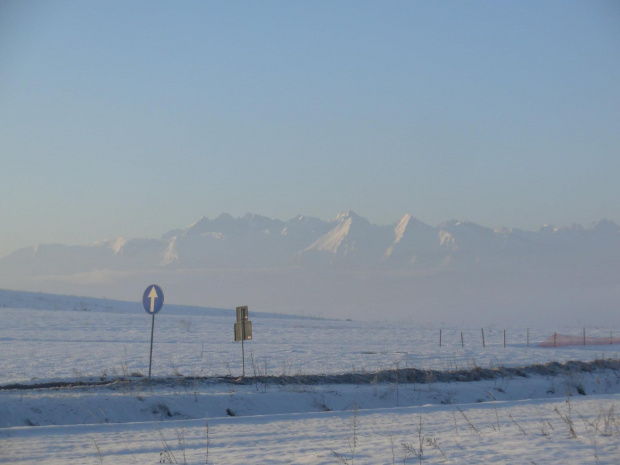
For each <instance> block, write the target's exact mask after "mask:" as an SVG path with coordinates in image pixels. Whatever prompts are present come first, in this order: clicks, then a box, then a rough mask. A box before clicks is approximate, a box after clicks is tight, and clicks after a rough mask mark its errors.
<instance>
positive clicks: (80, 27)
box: [0, 0, 620, 257]
mask: <svg viewBox="0 0 620 465" xmlns="http://www.w3.org/2000/svg"><path fill="white" fill-rule="evenodd" d="M618 83H620V3H618V2H616V1H613V0H610V1H603V0H598V1H597V0H594V1H570V0H569V1H553V0H552V1H546V2H539V1H518V2H517V1H514V2H513V1H505V2H495V1H449V2H448V1H438V2H430V1H427V2H426V1H425V2H422V1H396V0H395V1H387V2H385V1H365V0H355V1H347V0H343V1H338V2H333V1H321V0H318V1H312V2H310V1H307V2H302V1H275V0H274V1H262V2H255V1H233V2H221V1H220V2H216V1H181V2H169V1H148V2H146V1H132V2H126V1H115V0H111V1H105V2H83V1H66V0H59V1H55V2H47V1H42V0H41V1H36V0H34V1H28V2H23V1H18V0H5V1H3V2H2V3H1V4H0V225H1V226H0V257H2V256H4V255H6V254H8V253H10V252H12V251H15V250H17V249H19V248H22V247H26V246H34V245H37V244H42V243H62V244H68V245H69V244H87V243H91V242H94V241H98V240H105V239H112V238H116V237H119V236H123V237H129V238H131V237H160V236H161V235H162V234H164V233H165V232H167V231H169V230H171V229H176V228H184V227H187V226H189V225H190V224H192V223H194V222H195V221H197V220H198V219H200V218H201V217H202V216H207V217H209V218H213V217H216V216H218V215H220V214H221V213H230V214H231V215H233V216H243V215H245V214H246V213H248V212H250V213H256V214H261V215H265V216H268V217H271V218H278V219H281V220H288V219H290V218H292V217H294V216H296V215H298V214H303V215H308V216H316V217H319V218H321V219H330V218H332V217H334V216H336V215H337V214H338V213H340V212H342V211H345V210H348V209H352V210H354V211H355V212H356V213H358V214H360V215H362V216H364V217H366V218H368V219H369V220H370V221H371V222H373V223H376V224H382V225H385V224H392V223H395V222H397V221H398V219H399V218H400V217H402V215H404V214H405V213H409V214H411V215H412V216H414V217H415V218H417V219H419V220H421V221H423V222H425V223H427V224H429V225H432V226H436V225H437V224H439V223H441V222H443V221H446V220H450V219H461V220H467V221H473V222H476V223H478V224H481V225H484V226H487V227H517V228H522V229H526V230H538V229H539V228H540V227H541V226H542V225H543V224H555V225H557V226H564V225H569V224H572V223H581V224H583V225H584V226H587V225H589V224H590V223H592V222H594V221H596V220H598V219H601V218H607V219H610V220H612V221H615V222H618V223H620V182H618V181H619V179H618V174H619V173H620V153H619V152H620V129H619V128H620V85H619V84H618Z"/></svg>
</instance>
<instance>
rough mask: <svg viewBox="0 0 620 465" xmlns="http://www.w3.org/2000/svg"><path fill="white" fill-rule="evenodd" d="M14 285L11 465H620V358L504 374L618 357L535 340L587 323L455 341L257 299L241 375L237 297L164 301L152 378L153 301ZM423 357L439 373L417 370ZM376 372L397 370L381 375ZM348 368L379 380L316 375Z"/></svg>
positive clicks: (0, 364) (9, 371) (3, 401)
mask: <svg viewBox="0 0 620 465" xmlns="http://www.w3.org/2000/svg"><path fill="white" fill-rule="evenodd" d="M9 297H10V298H9ZM0 298H4V301H3V302H0V306H2V305H4V306H6V308H0V321H2V325H0V354H1V357H0V387H2V389H1V390H0V463H11V464H13V463H52V464H54V463H57V464H67V463H75V464H86V463H114V464H120V463H140V464H142V463H195V464H198V463H202V464H205V463H211V464H252V463H257V464H258V463H261V464H263V463H271V464H288V463H300V464H301V463H304V464H306V463H307V464H328V463H351V464H353V463H358V464H364V463H366V464H394V463H461V464H472V463H537V464H543V463H546V464H551V463H574V464H582V463H601V464H603V463H606V464H617V463H620V405H619V401H620V394H619V393H620V370H619V369H618V368H617V366H616V368H611V369H600V368H597V367H595V366H594V365H587V367H588V368H587V369H586V370H582V371H580V370H577V369H571V370H564V369H560V370H551V369H550V370H547V371H545V370H541V371H540V373H542V374H535V373H534V372H533V371H527V372H525V373H524V375H525V376H524V375H515V374H514V373H507V372H505V371H503V369H504V368H505V367H523V366H531V365H534V364H545V363H547V362H552V361H557V362H565V361H569V360H581V361H591V360H595V359H612V360H618V358H619V356H618V354H619V353H620V346H617V345H607V346H575V347H564V348H540V347H537V346H536V344H537V343H538V342H540V341H542V340H543V339H546V338H547V337H549V336H550V335H552V334H553V333H554V332H555V331H557V332H558V333H562V334H574V335H580V334H582V331H583V329H582V328H563V327H561V326H560V325H558V327H557V328H530V329H529V346H528V344H527V337H528V336H527V335H528V329H527V328H496V327H488V326H487V327H485V328H484V335H485V345H486V347H482V331H481V328H455V327H449V326H446V327H443V328H441V331H442V333H441V336H442V337H441V340H442V344H441V347H440V346H439V329H440V328H416V327H415V325H413V324H411V323H368V322H363V323H361V322H356V321H334V320H315V319H303V318H290V317H285V316H282V315H266V314H256V313H253V312H252V308H251V307H250V319H251V320H252V324H253V340H251V341H247V342H246V343H245V344H244V349H245V374H246V379H245V380H242V379H240V376H241V374H242V369H243V368H242V360H241V344H240V343H235V342H233V323H234V321H235V314H234V310H230V311H222V310H212V309H199V308H191V307H175V306H168V305H165V306H164V309H163V310H162V312H161V313H160V314H158V315H157V316H156V318H155V335H154V348H153V382H152V383H148V382H147V380H146V379H145V377H144V376H145V375H146V374H147V373H148V365H149V343H150V331H151V317H150V316H149V315H147V314H146V313H145V312H144V310H143V309H142V306H141V303H135V304H134V303H119V302H114V301H105V300H104V301H96V300H92V299H83V300H77V299H76V298H69V297H66V298H63V297H56V298H52V297H49V296H45V295H42V296H37V295H36V294H35V295H27V294H24V295H23V296H20V297H19V299H18V300H19V302H17V301H16V300H15V294H11V295H10V296H8V297H7V295H6V294H0ZM18 307H19V308H18ZM504 329H505V330H506V347H505V348H504V339H503V336H504ZM586 330H587V335H588V336H589V337H592V336H600V337H608V336H609V335H610V332H612V333H613V334H614V335H620V329H619V328H608V327H605V328H593V327H588V328H586ZM461 333H462V335H463V343H464V346H462V345H461ZM409 368H417V369H421V370H425V378H424V379H423V380H422V381H419V380H417V381H416V382H411V381H410V380H407V379H406V378H405V377H404V376H403V375H402V373H404V372H403V371H402V370H406V369H409ZM488 368H490V369H493V370H494V371H495V372H496V373H497V376H495V377H494V378H493V379H480V380H478V381H471V382H439V381H438V380H437V379H435V376H436V371H433V370H439V371H455V370H474V371H475V370H479V369H488ZM398 370H401V371H398ZM379 371H388V372H389V371H392V372H393V373H394V375H393V376H391V377H389V379H388V380H387V381H382V380H381V379H380V378H379V377H375V378H373V374H374V373H376V372H379ZM343 373H352V374H358V375H361V374H365V375H367V376H366V377H359V378H355V377H353V378H351V379H353V380H356V381H353V382H349V383H345V384H340V382H338V381H336V377H333V376H332V377H327V376H325V377H323V378H321V377H319V376H314V377H311V378H312V382H311V383H310V382H308V379H309V378H310V377H309V376H307V375H335V374H343ZM266 375H269V377H267V376H266ZM399 376H400V378H399ZM284 377H286V380H287V382H281V380H283V379H284ZM483 378H484V377H483ZM321 380H323V381H321ZM360 380H363V381H360ZM46 383H48V387H45V384H46ZM49 383H56V384H51V385H52V386H58V384H61V383H69V384H70V385H69V386H67V387H64V388H61V387H49V386H50V384H49ZM95 383H99V384H97V385H95ZM16 385H19V386H16ZM18 387H19V388H18Z"/></svg>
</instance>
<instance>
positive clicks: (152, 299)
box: [142, 284, 164, 315]
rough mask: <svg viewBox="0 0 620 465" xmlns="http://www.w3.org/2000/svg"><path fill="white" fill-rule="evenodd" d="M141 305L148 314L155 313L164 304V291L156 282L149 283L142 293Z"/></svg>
mask: <svg viewBox="0 0 620 465" xmlns="http://www.w3.org/2000/svg"><path fill="white" fill-rule="evenodd" d="M142 305H143V306H144V310H146V313H148V314H149V315H155V314H156V313H158V312H159V311H160V310H161V308H162V307H163V306H164V291H162V290H161V287H159V286H158V285H157V284H151V285H150V286H149V287H147V288H146V290H145V291H144V294H143V295H142Z"/></svg>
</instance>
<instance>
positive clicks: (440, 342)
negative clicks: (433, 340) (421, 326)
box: [439, 329, 441, 347]
mask: <svg viewBox="0 0 620 465" xmlns="http://www.w3.org/2000/svg"><path fill="white" fill-rule="evenodd" d="M439 347H441V329H440V330H439Z"/></svg>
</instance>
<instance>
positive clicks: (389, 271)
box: [0, 211, 620, 325]
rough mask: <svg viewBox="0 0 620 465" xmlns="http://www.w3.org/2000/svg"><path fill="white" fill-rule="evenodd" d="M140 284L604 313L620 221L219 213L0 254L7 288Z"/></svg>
mask: <svg viewBox="0 0 620 465" xmlns="http://www.w3.org/2000/svg"><path fill="white" fill-rule="evenodd" d="M149 283H158V284H160V285H161V286H162V287H163V288H164V289H165V292H166V299H167V302H169V303H175V304H181V305H192V306H198V307H211V308H228V309H234V308H235V306H237V305H249V306H250V308H251V309H252V311H263V312H278V313H283V314H292V315H305V316H318V317H328V318H331V317H336V318H354V319H358V318H359V319H377V318H381V319H382V318H389V319H406V320H411V321H415V322H417V323H420V324H423V323H424V322H425V321H426V322H434V323H432V324H437V322H451V323H452V324H454V322H460V324H464V325H465V324H466V325H470V324H474V323H473V321H477V323H475V324H485V323H488V322H498V321H510V322H512V323H513V324H515V323H516V324H524V321H535V322H538V323H543V322H544V323H545V324H550V323H557V322H562V323H563V324H567V323H568V322H569V321H572V322H573V323H576V324H583V323H584V322H586V321H587V322H590V321H593V322H596V324H604V323H605V322H613V321H618V318H619V317H618V316H617V315H618V312H617V308H618V303H619V302H620V228H619V227H618V225H616V224H615V223H613V222H611V221H608V220H600V221H597V222H596V223H593V224H592V225H590V226H587V227H582V226H580V225H572V226H568V227H562V228H556V227H553V226H548V225H546V226H543V227H542V228H541V229H540V230H539V231H537V232H531V231H523V230H520V229H507V228H497V229H491V228H487V227H484V226H480V225H478V224H475V223H472V222H467V221H456V220H452V221H446V222H444V223H442V224H440V225H438V226H429V225H427V224H425V223H423V222H421V221H419V220H417V219H415V218H414V217H412V216H411V215H409V214H406V215H403V216H402V217H401V218H400V219H399V220H398V221H397V222H395V223H394V224H391V225H384V226H380V225H376V224H373V223H372V222H370V221H368V219H366V218H364V217H362V216H359V215H357V214H356V213H355V212H353V211H347V212H344V213H341V214H339V215H337V216H336V217H334V218H333V219H331V220H327V221H324V220H321V219H318V218H313V217H308V216H302V215H299V216H296V217H295V218H292V219H290V220H288V221H282V220H278V219H271V218H267V217H265V216H261V215H254V214H247V215H245V216H243V217H240V218H233V217H232V216H231V215H228V214H222V215H220V216H218V217H217V218H214V219H209V218H201V219H200V220H198V221H197V222H196V223H194V224H192V225H190V226H189V227H187V228H185V229H175V230H171V231H169V232H168V233H166V234H164V235H163V236H162V237H161V238H159V239H145V238H135V239H125V238H116V239H112V240H106V241H100V242H97V243H94V244H90V245H82V246H68V245H60V244H43V245H39V246H35V247H27V248H24V249H20V250H18V251H16V252H14V253H12V254H9V255H7V256H5V257H2V258H0V286H1V287H2V288H5V289H15V290H22V291H34V292H48V293H52V294H67V295H83V296H92V297H106V298H108V299H110V298H112V299H118V300H127V301H133V300H136V299H138V301H139V299H141V296H142V292H143V291H144V289H145V286H147V285H148V284H149ZM569 317H570V318H572V320H570V319H569ZM614 318H615V319H614ZM474 319H475V320H474Z"/></svg>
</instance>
